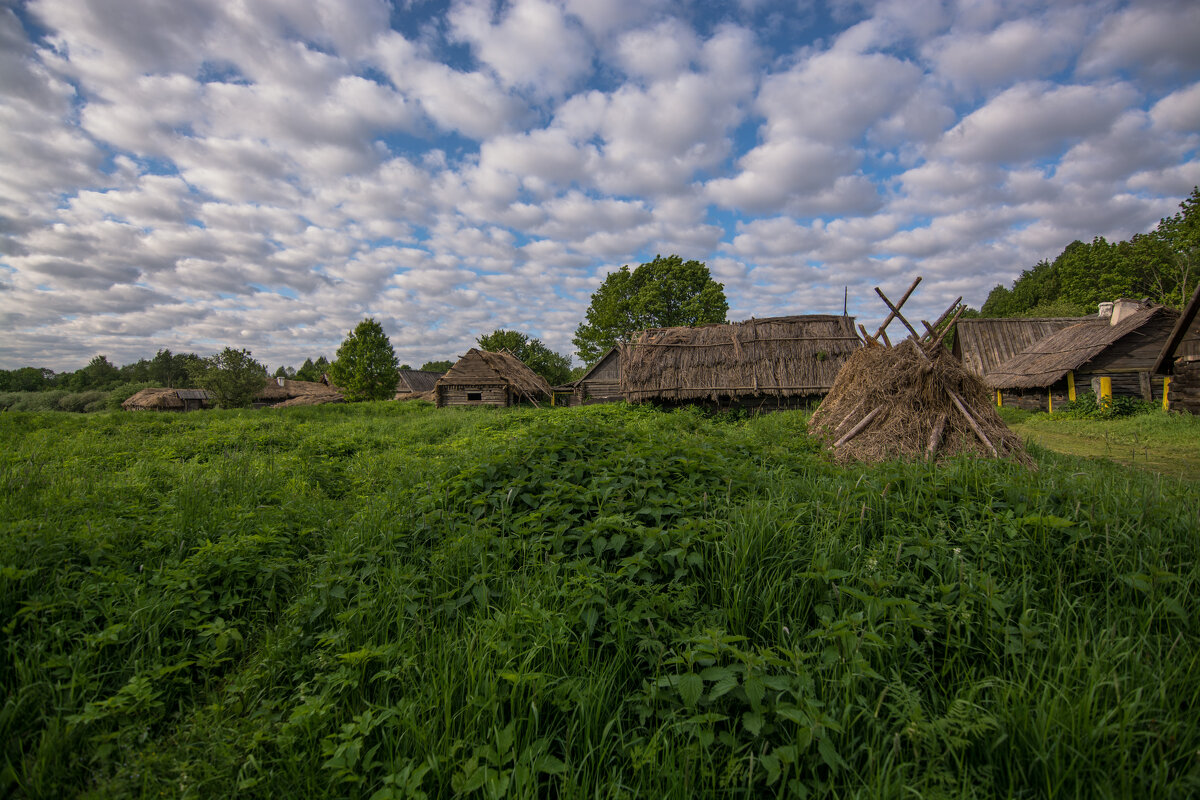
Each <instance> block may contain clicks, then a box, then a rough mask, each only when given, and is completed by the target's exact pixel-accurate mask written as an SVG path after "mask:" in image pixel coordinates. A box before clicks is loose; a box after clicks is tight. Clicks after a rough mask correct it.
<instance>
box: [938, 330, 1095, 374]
mask: <svg viewBox="0 0 1200 800" xmlns="http://www.w3.org/2000/svg"><path fill="white" fill-rule="evenodd" d="M1087 319H1089V318H1088V317H1005V318H1002V319H961V320H959V321H958V327H957V328H956V330H957V333H956V334H955V337H954V355H956V356H958V357H959V358H960V359H962V362H963V366H964V367H966V368H967V371H968V372H970V373H971V374H972V375H978V376H979V377H981V378H982V377H984V376H986V375H987V374H988V373H989V372H991V371H992V370H994V369H995V368H996V367H998V366H1000V365H1001V364H1003V363H1004V362H1005V361H1008V360H1009V359H1010V358H1012V357H1013V356H1015V355H1017V354H1018V353H1020V352H1021V351H1023V350H1024V349H1025V348H1027V347H1029V346H1030V345H1032V344H1033V343H1034V342H1037V341H1040V340H1042V339H1045V338H1046V337H1047V336H1049V335H1050V334H1052V333H1057V332H1058V331H1061V330H1063V329H1064V328H1069V327H1071V326H1072V325H1078V324H1079V323H1081V322H1084V321H1085V320H1087Z"/></svg>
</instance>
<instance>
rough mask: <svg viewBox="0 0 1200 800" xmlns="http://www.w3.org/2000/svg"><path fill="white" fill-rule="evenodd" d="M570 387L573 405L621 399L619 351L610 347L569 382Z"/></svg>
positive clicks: (613, 401)
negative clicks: (571, 382) (572, 381)
mask: <svg viewBox="0 0 1200 800" xmlns="http://www.w3.org/2000/svg"><path fill="white" fill-rule="evenodd" d="M571 389H572V391H571V396H570V404H571V405H573V406H580V405H591V404H593V403H615V402H617V401H619V400H621V399H622V398H621V352H620V351H619V350H618V349H617V348H615V347H610V348H609V350H608V352H607V353H605V354H604V355H603V356H601V358H600V360H599V361H597V362H596V363H595V364H593V365H592V368H591V369H589V370H588V371H587V372H585V373H584V374H583V377H581V378H580V379H579V380H577V381H575V383H574V384H571Z"/></svg>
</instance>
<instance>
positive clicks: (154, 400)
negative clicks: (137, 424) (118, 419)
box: [121, 389, 184, 411]
mask: <svg viewBox="0 0 1200 800" xmlns="http://www.w3.org/2000/svg"><path fill="white" fill-rule="evenodd" d="M183 407H184V403H183V401H182V400H180V399H179V394H178V393H177V392H176V391H175V390H174V389H142V390H141V391H140V392H138V393H137V394H134V395H131V396H130V397H129V399H128V400H126V401H125V402H124V403H121V408H123V409H125V410H126V411H144V410H154V411H174V410H177V409H182V408H183Z"/></svg>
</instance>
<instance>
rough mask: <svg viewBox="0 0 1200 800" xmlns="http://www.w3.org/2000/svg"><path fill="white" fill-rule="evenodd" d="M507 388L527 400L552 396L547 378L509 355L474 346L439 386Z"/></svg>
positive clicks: (440, 380) (442, 379)
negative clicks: (538, 396) (540, 396)
mask: <svg viewBox="0 0 1200 800" xmlns="http://www.w3.org/2000/svg"><path fill="white" fill-rule="evenodd" d="M463 384H467V385H472V386H478V385H507V386H511V387H512V388H513V389H514V390H516V391H517V392H518V393H519V394H523V395H525V396H527V397H534V396H536V395H549V394H550V392H551V389H550V384H548V383H546V379H545V378H543V377H542V376H541V375H538V374H537V373H536V372H534V371H533V370H531V369H530V368H529V367H527V366H525V362H523V361H521V359H519V358H517V357H516V356H514V355H513V354H512V353H509V352H500V353H492V352H489V351H487V350H477V349H476V348H474V347H472V348H471V349H470V350H468V351H467V354H466V355H464V356H463V357H462V358H460V359H459V360H458V361H457V362H456V363H455V364H454V366H452V367H451V368H450V369H449V370H448V371H447V372H446V374H445V375H443V376H442V377H441V378H439V379H438V381H437V384H436V385H437V386H455V385H463Z"/></svg>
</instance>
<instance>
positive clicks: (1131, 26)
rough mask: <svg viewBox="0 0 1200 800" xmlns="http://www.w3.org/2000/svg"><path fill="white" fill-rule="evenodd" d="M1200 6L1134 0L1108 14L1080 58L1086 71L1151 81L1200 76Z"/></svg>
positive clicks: (1182, 1)
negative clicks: (1129, 73)
mask: <svg viewBox="0 0 1200 800" xmlns="http://www.w3.org/2000/svg"><path fill="white" fill-rule="evenodd" d="M1197 41H1200V6H1197V5H1196V4H1195V3H1193V2H1190V1H1189V0H1164V1H1163V2H1142V3H1135V4H1133V5H1132V6H1131V7H1129V8H1126V9H1123V10H1121V11H1119V12H1117V13H1115V14H1111V15H1108V16H1106V17H1105V18H1104V20H1103V22H1102V23H1101V25H1100V30H1099V32H1098V33H1097V35H1096V36H1095V38H1094V39H1092V41H1091V42H1089V43H1088V45H1087V47H1086V48H1085V50H1084V52H1083V54H1082V55H1081V56H1080V58H1079V67H1078V69H1079V72H1080V74H1082V75H1088V76H1093V75H1109V74H1112V73H1114V72H1117V71H1119V70H1123V69H1130V70H1132V71H1134V72H1136V73H1139V74H1142V75H1146V76H1148V77H1150V78H1153V79H1158V80H1166V79H1171V78H1176V77H1184V78H1193V79H1194V78H1195V77H1196V76H1197V75H1198V74H1200V49H1198V48H1197V47H1196V42H1197Z"/></svg>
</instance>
